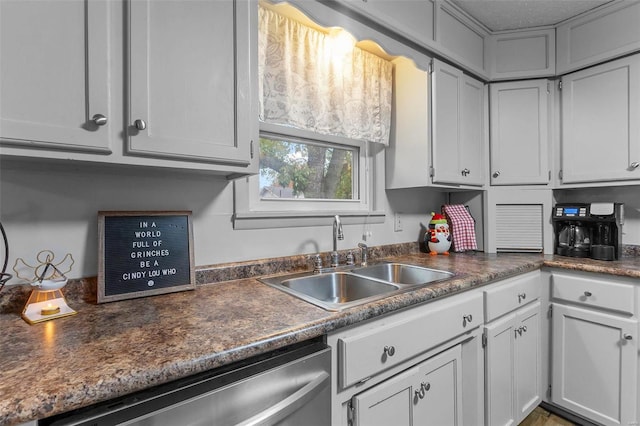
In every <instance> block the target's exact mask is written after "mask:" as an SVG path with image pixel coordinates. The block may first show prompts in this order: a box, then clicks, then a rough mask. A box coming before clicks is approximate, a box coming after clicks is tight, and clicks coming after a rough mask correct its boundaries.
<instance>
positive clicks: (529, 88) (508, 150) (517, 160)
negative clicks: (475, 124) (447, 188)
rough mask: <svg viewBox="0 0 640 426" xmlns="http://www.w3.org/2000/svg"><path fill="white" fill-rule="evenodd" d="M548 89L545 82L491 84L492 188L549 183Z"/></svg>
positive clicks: (528, 81)
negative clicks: (493, 186) (496, 186)
mask: <svg viewBox="0 0 640 426" xmlns="http://www.w3.org/2000/svg"><path fill="white" fill-rule="evenodd" d="M550 89H551V82H550V81H548V80H527V81H516V82H509V83H492V84H491V87H490V90H489V91H490V94H491V101H490V104H491V114H490V121H491V124H490V134H491V137H490V146H491V149H490V151H491V184H492V185H528V184H546V183H548V182H549V140H550V135H549V124H548V123H549V110H550V98H551V97H550V96H549V95H550V94H549V92H550Z"/></svg>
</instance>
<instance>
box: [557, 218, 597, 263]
mask: <svg viewBox="0 0 640 426" xmlns="http://www.w3.org/2000/svg"><path fill="white" fill-rule="evenodd" d="M558 249H559V251H561V252H562V255H563V256H573V257H588V256H589V253H590V249H591V239H590V237H589V229H588V228H587V227H586V226H584V225H583V224H581V223H580V222H576V223H567V224H565V225H564V226H563V227H562V229H561V230H560V233H559V234H558ZM558 254H561V253H558Z"/></svg>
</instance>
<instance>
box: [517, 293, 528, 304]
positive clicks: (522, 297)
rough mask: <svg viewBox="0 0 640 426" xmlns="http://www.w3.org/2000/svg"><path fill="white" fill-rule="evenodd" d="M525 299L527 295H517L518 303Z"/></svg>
mask: <svg viewBox="0 0 640 426" xmlns="http://www.w3.org/2000/svg"><path fill="white" fill-rule="evenodd" d="M526 298H527V293H520V294H518V303H522V301H523V300H524V299H526Z"/></svg>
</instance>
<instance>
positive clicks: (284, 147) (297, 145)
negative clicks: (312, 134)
mask: <svg viewBox="0 0 640 426" xmlns="http://www.w3.org/2000/svg"><path fill="white" fill-rule="evenodd" d="M357 159H358V150H357V148H353V147H348V146H337V145H329V144H324V143H318V142H312V141H308V142H307V141H303V140H293V139H292V138H282V137H279V135H274V136H270V135H268V134H263V135H262V137H261V138H260V186H259V191H260V198H261V199H267V198H269V199H298V200H301V199H323V200H333V199H336V200H353V199H356V200H357V199H358V198H359V194H358V180H357V176H358V174H357V172H358V167H357V166H358V163H359V162H358V161H356V160H357Z"/></svg>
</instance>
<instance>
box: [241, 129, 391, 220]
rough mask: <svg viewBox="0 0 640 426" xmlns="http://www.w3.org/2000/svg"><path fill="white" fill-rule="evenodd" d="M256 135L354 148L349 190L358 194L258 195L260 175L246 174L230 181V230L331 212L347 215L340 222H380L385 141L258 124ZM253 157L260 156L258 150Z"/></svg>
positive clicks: (329, 215)
mask: <svg viewBox="0 0 640 426" xmlns="http://www.w3.org/2000/svg"><path fill="white" fill-rule="evenodd" d="M260 136H265V137H268V138H278V139H284V140H291V141H293V142H297V141H299V142H303V143H308V142H311V143H319V144H323V145H333V146H336V147H338V148H339V147H346V148H356V149H357V152H358V155H357V156H355V155H354V160H355V159H356V158H357V164H356V162H355V161H354V169H355V168H357V178H356V179H354V183H355V184H356V185H357V187H354V189H353V190H354V192H355V191H357V193H358V195H359V197H358V199H351V200H335V199H334V200H324V199H262V198H261V197H260V193H259V187H260V183H259V179H260V176H259V174H258V175H254V176H248V177H245V178H241V179H238V180H236V181H235V182H234V191H235V194H234V195H235V212H234V217H233V222H234V228H235V229H256V228H279V227H290V226H313V225H320V224H325V223H326V219H327V218H333V216H335V215H336V214H339V215H340V216H342V217H344V218H346V219H345V223H382V222H383V221H384V211H383V210H381V209H379V206H378V204H379V200H382V199H383V196H384V194H383V191H384V148H385V147H384V145H381V144H375V143H370V142H366V141H359V140H354V139H348V138H342V137H338V136H327V135H320V134H317V133H313V132H309V131H305V130H300V129H296V128H292V127H286V126H281V125H277V124H270V123H262V122H261V123H260ZM257 150H259V144H258V147H257ZM256 157H258V158H259V153H258V155H256ZM380 176H382V179H380ZM381 192H382V193H381ZM282 219H286V220H282Z"/></svg>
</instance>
